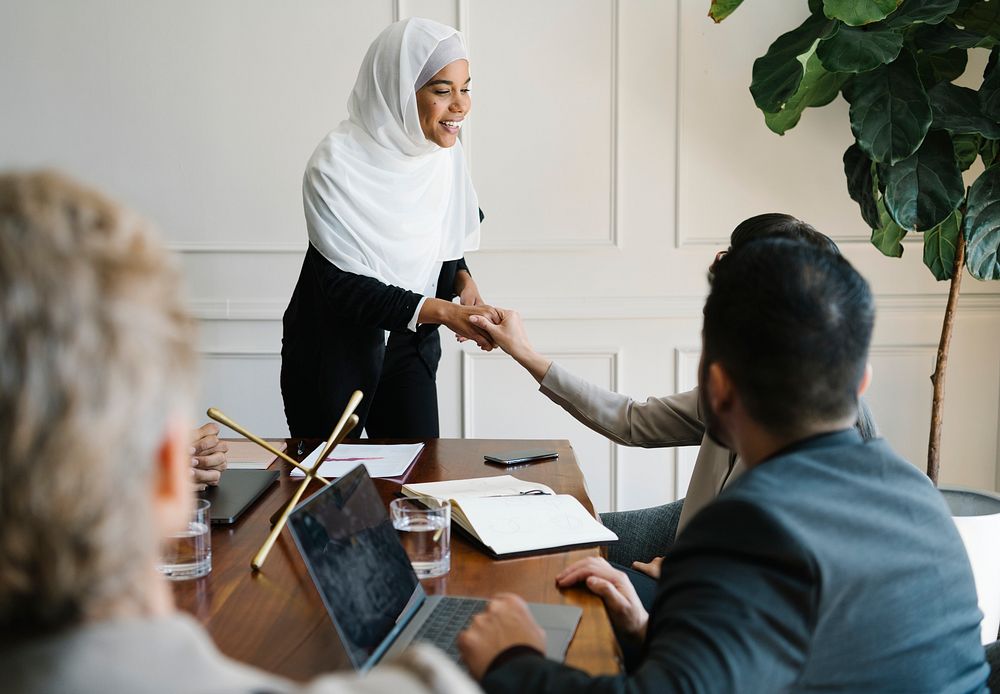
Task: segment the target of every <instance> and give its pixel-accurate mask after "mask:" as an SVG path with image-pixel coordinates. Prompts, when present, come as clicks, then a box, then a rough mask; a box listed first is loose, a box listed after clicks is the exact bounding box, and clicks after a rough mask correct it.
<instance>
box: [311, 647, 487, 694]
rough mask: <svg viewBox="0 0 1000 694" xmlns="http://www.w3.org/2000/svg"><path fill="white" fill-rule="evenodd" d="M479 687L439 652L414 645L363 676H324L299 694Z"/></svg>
mask: <svg viewBox="0 0 1000 694" xmlns="http://www.w3.org/2000/svg"><path fill="white" fill-rule="evenodd" d="M481 691H482V690H481V689H480V688H479V685H477V684H476V683H475V682H473V681H472V680H471V679H470V678H469V676H468V675H467V674H465V672H463V671H462V670H461V669H459V667H458V666H457V665H456V664H455V663H453V662H452V661H451V660H449V659H448V657H447V656H445V655H444V653H442V652H441V651H439V650H438V649H436V648H434V647H433V646H429V645H426V644H415V645H413V646H410V647H409V648H407V649H406V650H405V651H404V652H403V653H401V654H400V655H399V656H398V657H396V658H393V659H392V660H390V661H388V662H384V663H379V664H378V665H377V666H376V667H375V668H374V669H373V670H372V671H371V672H369V673H368V674H367V675H364V676H363V677H362V676H359V675H357V674H354V673H351V674H344V675H327V676H325V677H320V678H317V679H315V680H313V681H312V682H311V683H310V684H308V685H305V686H304V687H303V688H302V689H301V690H299V694H401V693H402V692H405V693H406V694H478V693H479V692H481Z"/></svg>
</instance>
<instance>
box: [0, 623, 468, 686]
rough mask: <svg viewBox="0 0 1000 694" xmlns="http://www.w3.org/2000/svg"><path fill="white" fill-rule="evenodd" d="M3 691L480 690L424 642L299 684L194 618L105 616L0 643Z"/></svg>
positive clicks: (0, 669) (442, 655) (0, 670)
mask: <svg viewBox="0 0 1000 694" xmlns="http://www.w3.org/2000/svg"><path fill="white" fill-rule="evenodd" d="M0 672H2V673H3V675H2V677H3V684H2V685H0V689H3V691H5V692H6V691H9V692H18V694H63V693H64V692H74V694H117V693H119V692H121V693H122V694H124V693H126V692H128V693H129V694H175V693H176V692H185V694H197V693H204V694H209V693H212V694H221V693H223V692H226V693H232V694H249V692H268V693H269V694H293V693H294V694H401V693H402V692H406V693H407V694H410V693H411V692H412V693H413V694H444V693H445V692H448V693H449V694H452V693H454V694H474V693H475V692H479V691H480V689H479V687H478V686H476V684H475V683H473V682H472V680H470V679H469V678H468V676H466V675H465V673H463V672H462V671H461V670H459V669H458V667H457V666H456V665H455V664H454V663H452V662H451V661H449V660H448V659H447V658H446V657H445V656H444V654H443V653H441V652H440V651H437V650H436V649H433V648H431V647H429V646H425V645H422V644H420V645H417V646H414V647H412V648H410V649H408V650H407V651H406V652H405V653H404V654H403V655H402V656H401V658H399V659H398V660H396V661H395V662H393V663H389V664H386V665H379V666H378V667H376V668H375V669H373V670H372V671H371V672H369V673H368V674H367V675H366V676H365V677H364V678H361V677H358V676H357V675H354V674H341V675H325V676H322V677H319V678H317V679H314V680H312V681H311V682H309V683H307V684H298V683H296V682H291V681H289V680H286V679H282V678H280V677H276V676H274V675H271V674H269V673H266V672H264V671H262V670H257V669H255V668H252V667H249V666H247V665H244V664H243V663H238V662H236V661H235V660H231V659H229V658H227V657H226V656H224V655H222V654H221V653H220V652H219V651H218V649H216V647H215V644H213V643H212V640H211V639H210V638H209V636H208V634H207V633H205V630H204V629H202V627H201V625H199V624H198V623H197V622H196V621H194V619H192V618H191V617H189V616H187V615H186V614H182V613H178V614H176V615H174V616H171V617H166V618H159V619H127V620H117V621H107V622H100V623H95V624H88V625H84V626H80V627H77V628H75V629H71V630H69V631H67V632H65V633H61V634H57V635H53V636H48V637H42V638H38V639H32V640H28V641H25V642H20V643H16V644H13V645H9V646H5V647H3V648H0Z"/></svg>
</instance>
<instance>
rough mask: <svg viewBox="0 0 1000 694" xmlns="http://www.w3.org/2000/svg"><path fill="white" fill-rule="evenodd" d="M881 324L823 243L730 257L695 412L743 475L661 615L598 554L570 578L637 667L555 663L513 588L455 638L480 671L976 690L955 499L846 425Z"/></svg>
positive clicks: (607, 684) (539, 683)
mask: <svg viewBox="0 0 1000 694" xmlns="http://www.w3.org/2000/svg"><path fill="white" fill-rule="evenodd" d="M873 322H874V304H873V300H872V296H871V292H870V290H869V288H868V285H867V283H866V282H865V281H864V280H863V279H862V278H861V277H860V275H858V274H857V272H856V271H855V270H854V269H853V268H852V267H851V266H850V264H849V263H848V262H847V261H846V260H844V259H843V258H842V257H840V256H839V255H836V254H834V253H831V252H829V251H828V250H823V249H819V248H816V247H813V246H809V245H806V244H802V243H797V242H791V241H787V240H782V239H778V240H761V241H755V242H751V243H749V244H747V245H746V246H744V247H743V248H741V249H738V250H736V251H734V252H732V253H730V254H729V255H727V256H726V257H725V258H723V259H721V260H720V262H718V263H717V264H716V267H715V273H714V278H713V281H712V288H711V293H710V295H709V297H708V300H707V302H706V305H705V311H704V327H703V333H702V335H703V342H704V344H703V353H702V363H701V366H700V369H699V372H700V373H699V394H700V398H701V411H702V412H703V414H704V417H705V424H706V427H707V431H708V434H709V436H711V437H712V438H713V439H714V440H716V441H717V442H719V443H721V444H722V445H724V446H725V447H726V448H728V449H729V450H731V451H734V452H735V453H736V454H737V455H738V456H739V457H740V459H741V460H742V461H743V462H744V464H745V465H746V468H747V472H746V473H745V474H744V475H743V476H741V477H740V478H739V479H737V480H735V481H734V482H732V483H731V484H729V485H728V486H727V487H726V488H725V489H724V490H723V491H722V493H721V494H720V495H719V496H718V498H717V499H716V500H715V501H712V502H711V503H709V504H708V505H706V506H705V507H704V508H703V509H702V510H701V511H700V512H699V513H698V514H697V515H695V516H694V517H693V518H692V519H691V521H690V523H689V525H688V527H687V528H686V529H685V531H684V533H683V534H682V535H680V537H679V538H678V540H677V543H676V545H675V546H674V548H673V549H672V551H671V552H670V553H669V554H668V555H667V558H666V559H665V561H664V564H663V570H662V574H661V576H660V580H659V584H658V588H657V593H656V597H655V600H654V603H653V607H652V610H651V611H650V612H649V613H647V611H646V610H645V609H644V608H643V607H642V605H641V603H640V602H639V600H638V598H637V596H636V594H635V591H634V590H633V589H632V586H631V583H630V582H629V581H628V579H627V578H626V577H625V575H624V574H623V573H621V572H620V571H616V570H614V569H613V568H612V567H610V566H609V565H608V564H607V562H604V561H603V560H597V559H587V560H584V561H582V562H579V563H577V564H575V565H573V566H571V567H569V568H568V569H567V570H566V571H564V572H563V573H562V574H560V575H559V576H558V577H557V583H558V584H559V585H560V586H563V587H567V586H570V585H573V584H576V583H583V584H585V585H586V587H587V588H589V589H590V590H592V591H594V592H595V593H597V594H598V595H600V596H601V597H602V598H603V600H604V602H605V605H606V607H607V609H608V612H609V614H610V616H611V618H612V620H613V622H614V623H615V626H616V628H617V630H618V633H619V634H620V635H621V637H622V638H624V639H627V640H631V641H632V642H634V643H637V644H640V647H639V649H638V650H637V657H636V659H635V662H630V663H627V666H628V672H627V674H624V675H621V676H617V677H604V678H591V677H589V676H588V675H586V674H585V673H582V672H580V671H578V670H574V669H573V668H570V667H567V666H565V665H562V664H559V663H553V662H550V661H546V660H545V659H544V658H542V657H541V656H540V655H539V652H540V650H542V646H543V644H544V642H543V641H542V640H541V635H540V630H539V629H538V627H537V625H536V624H534V622H533V621H532V619H531V617H530V615H529V614H528V612H527V611H526V609H525V608H524V604H523V602H522V601H521V600H520V599H519V598H517V597H516V596H510V595H507V596H501V597H499V598H498V599H497V600H495V601H493V603H491V605H490V607H489V609H488V610H487V611H486V612H484V613H482V614H481V615H479V616H477V617H476V618H475V619H474V620H473V623H472V625H471V627H470V628H469V629H468V630H467V631H466V632H464V633H463V635H462V636H461V638H460V640H459V646H460V649H461V651H462V654H463V657H464V658H465V660H466V662H467V663H468V664H469V667H470V671H471V672H472V673H473V675H475V676H476V677H478V678H481V680H482V684H483V686H484V688H485V689H486V690H487V691H488V692H500V691H519V692H534V691H546V692H577V691H588V692H625V691H637V692H638V691H644V692H645V691H649V692H651V691H657V692H671V691H698V692H734V691H738V692H777V691H796V692H818V691H823V692H833V691H838V692H855V691H906V692H935V693H941V692H956V693H957V692H979V691H983V686H984V684H985V682H986V677H987V674H988V669H987V666H986V663H985V659H984V654H983V648H982V646H981V645H980V642H979V621H980V618H981V613H980V612H979V609H978V607H977V604H976V592H975V586H974V583H973V579H972V572H971V569H970V566H969V562H968V558H967V556H966V554H965V549H964V546H963V545H962V541H961V539H960V537H959V536H958V532H957V531H956V529H955V526H954V524H953V522H952V521H951V518H950V516H949V513H948V510H947V508H946V506H945V504H944V502H943V500H942V499H941V497H940V495H939V494H938V492H937V490H935V489H934V487H933V486H932V485H931V484H930V482H929V481H928V480H927V478H926V477H925V476H924V475H922V474H921V473H920V472H919V471H917V470H916V468H914V467H913V466H912V465H910V464H909V463H907V462H906V461H905V460H903V459H902V458H900V457H899V456H898V455H896V454H895V453H894V452H893V451H892V450H891V449H890V447H889V446H888V444H887V443H885V442H884V441H882V440H874V441H868V442H865V441H863V440H862V438H861V436H860V435H859V434H858V432H857V431H856V430H855V429H854V428H853V424H854V421H855V419H856V417H857V403H858V397H859V396H860V393H861V392H863V391H864V389H865V387H866V386H867V383H868V380H869V378H870V369H869V368H868V366H867V358H868V347H869V342H870V339H871V332H872V326H873ZM509 328H510V326H509V325H508V326H505V325H503V324H501V325H500V326H498V327H497V328H496V329H495V332H501V331H504V330H507V329H509ZM498 343H500V344H501V345H502V341H501V340H498Z"/></svg>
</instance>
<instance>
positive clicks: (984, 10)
mask: <svg viewBox="0 0 1000 694" xmlns="http://www.w3.org/2000/svg"><path fill="white" fill-rule="evenodd" d="M954 20H955V23H956V24H958V25H959V26H963V27H965V28H966V29H968V30H969V31H974V32H977V33H980V34H983V35H984V36H991V37H993V38H994V39H997V40H1000V2H998V0H979V2H975V3H973V4H971V5H969V7H968V8H966V9H965V10H963V11H962V12H961V13H959V14H957V15H955V17H954Z"/></svg>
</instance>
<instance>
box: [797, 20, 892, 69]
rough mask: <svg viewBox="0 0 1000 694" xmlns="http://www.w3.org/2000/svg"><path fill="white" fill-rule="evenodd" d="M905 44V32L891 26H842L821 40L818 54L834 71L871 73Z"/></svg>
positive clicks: (817, 50) (824, 64)
mask: <svg viewBox="0 0 1000 694" xmlns="http://www.w3.org/2000/svg"><path fill="white" fill-rule="evenodd" d="M902 47H903V35H902V34H901V33H899V32H896V31H892V30H891V29H884V30H881V31H876V30H872V31H865V30H864V29H855V28H853V27H849V26H840V27H839V28H838V29H837V30H836V31H834V32H833V34H831V35H830V36H829V37H827V38H825V39H823V40H822V41H820V42H819V46H818V47H817V48H816V55H818V56H819V59H820V60H822V61H823V67H825V68H826V69H827V70H829V71H830V72H867V71H868V70H873V69H875V68H877V67H878V66H879V65H885V64H886V63H891V62H892V61H893V60H895V59H896V56H898V55H899V50H900V49H901V48H902Z"/></svg>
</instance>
